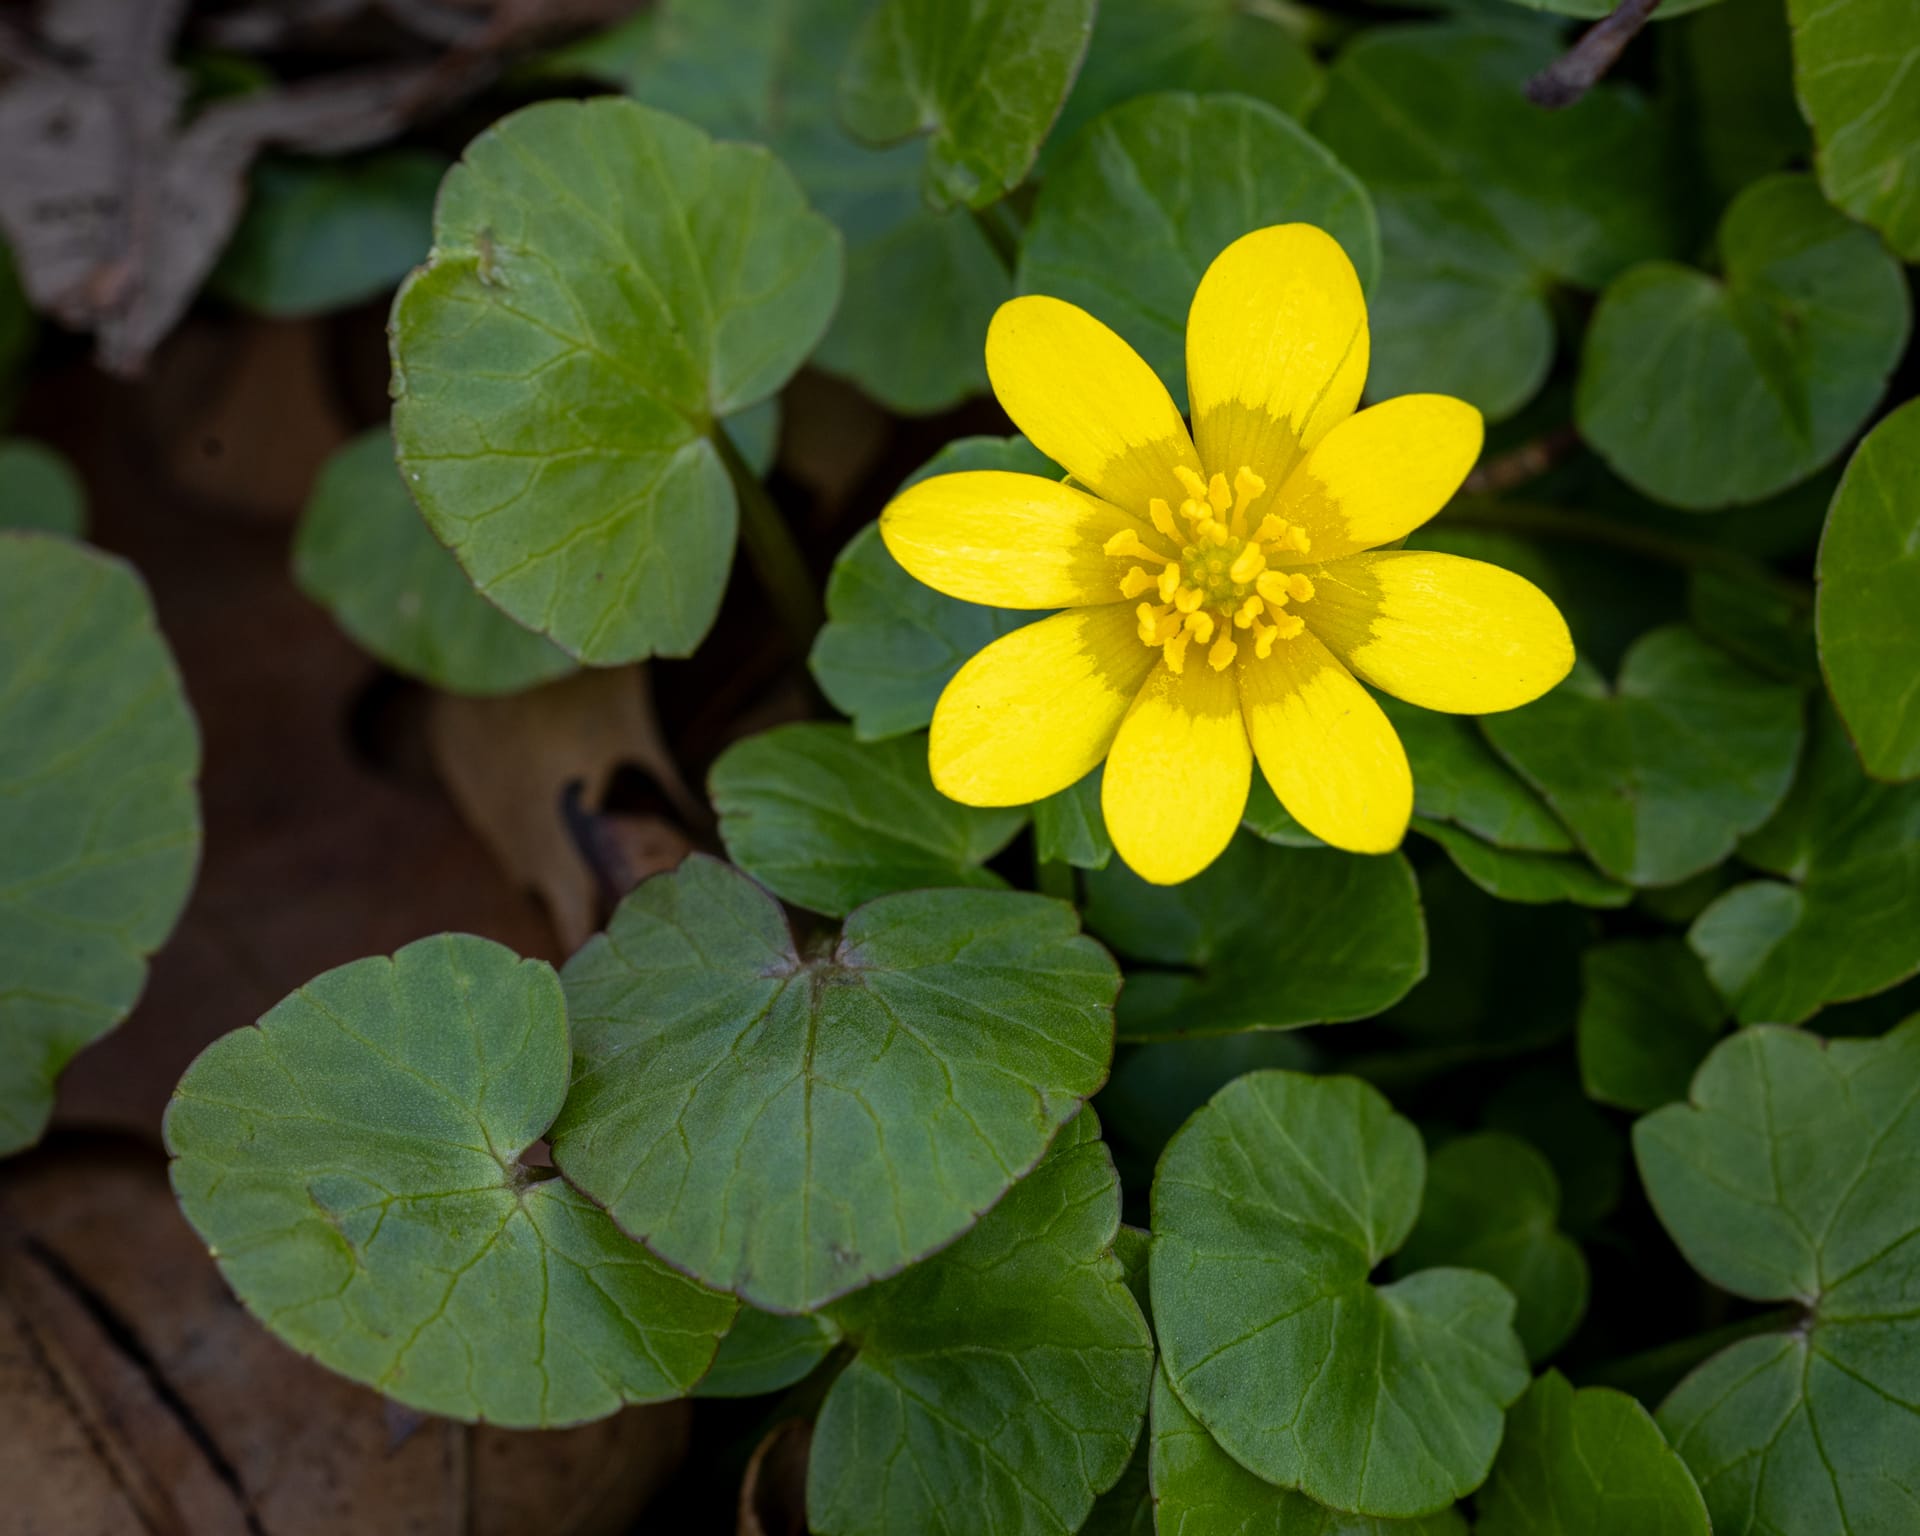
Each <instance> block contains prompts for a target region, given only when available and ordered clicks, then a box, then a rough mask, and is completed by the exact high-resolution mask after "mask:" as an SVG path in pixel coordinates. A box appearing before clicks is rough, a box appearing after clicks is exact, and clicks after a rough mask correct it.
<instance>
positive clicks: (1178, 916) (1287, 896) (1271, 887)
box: [1086, 836, 1427, 1040]
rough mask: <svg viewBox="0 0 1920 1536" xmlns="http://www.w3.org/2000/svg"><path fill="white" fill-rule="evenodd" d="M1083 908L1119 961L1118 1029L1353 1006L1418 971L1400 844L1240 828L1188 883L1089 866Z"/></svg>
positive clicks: (1341, 1010)
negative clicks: (1371, 853)
mask: <svg viewBox="0 0 1920 1536" xmlns="http://www.w3.org/2000/svg"><path fill="white" fill-rule="evenodd" d="M1086 914H1087V926H1088V928H1090V929H1091V930H1092V931H1093V932H1094V933H1096V934H1098V935H1099V936H1100V937H1101V938H1102V939H1104V940H1105V941H1106V942H1107V943H1108V944H1110V945H1112V946H1113V948H1114V949H1115V950H1117V951H1118V952H1119V953H1120V954H1121V955H1122V956H1124V957H1125V958H1126V959H1127V960H1128V961H1129V964H1128V967H1127V986H1126V990H1125V991H1124V992H1123V993H1122V994H1121V1000H1120V1034H1121V1037H1122V1038H1124V1039H1131V1040H1150V1039H1160V1038H1166V1037H1169V1036H1174V1035H1183V1036H1185V1035H1218V1034H1230V1033H1232V1032H1233V1031H1235V1030H1241V1029H1291V1028H1294V1027H1295V1026H1297V1025H1301V1024H1321V1023H1337V1022H1338V1021H1340V1020H1342V1019H1363V1018H1366V1017H1367V1016H1368V1015H1370V1014H1375V1013H1378V1012H1380V1010H1381V1009H1383V1008H1386V1007H1388V1006H1389V1005H1390V1004H1392V1003H1394V1002H1396V1001H1397V1000H1398V999H1400V998H1401V997H1403V996H1405V995H1406V992H1407V990H1408V988H1410V987H1411V986H1412V985H1413V984H1414V983H1415V982H1416V981H1418V980H1419V979H1420V978H1421V977H1422V976H1424V975H1425V974H1426V971H1427V935H1426V928H1425V926H1424V924H1423V923H1422V921H1421V916H1420V893H1419V888H1418V886H1417V885H1416V884H1415V883H1414V878H1413V871H1412V869H1411V868H1409V867H1408V865H1407V861H1406V859H1405V857H1404V856H1403V855H1400V854H1397V853H1396V854H1387V855H1384V856H1380V857H1367V856H1363V855H1360V854H1352V853H1339V852H1336V851H1335V850H1333V849H1330V848H1324V849H1322V848H1316V849H1305V848H1280V847H1274V846H1271V845H1269V844H1266V843H1263V842H1261V841H1259V840H1258V839H1257V838H1252V837H1247V836H1240V837H1236V838H1235V839H1234V840H1233V842H1232V843H1231V844H1229V845H1228V847H1227V851H1226V852H1225V853H1223V854H1222V855H1221V856H1220V857H1219V859H1217V860H1216V861H1215V862H1214V863H1213V864H1212V865H1211V866H1210V867H1209V868H1208V869H1207V870H1206V871H1205V872H1204V873H1202V874H1200V875H1197V876H1195V877H1194V878H1193V879H1191V880H1189V881H1187V882H1186V883H1185V884H1184V885H1175V886H1164V885H1149V884H1148V883H1147V882H1146V881H1144V880H1142V879H1141V878H1140V877H1139V876H1138V875H1136V874H1134V873H1133V872H1132V871H1131V870H1129V869H1127V868H1125V867H1124V866H1123V865H1120V864H1117V863H1116V864H1112V865H1109V866H1108V867H1107V868H1106V869H1103V870H1098V871H1095V872H1093V873H1091V874H1089V875H1088V876H1087V905H1086Z"/></svg>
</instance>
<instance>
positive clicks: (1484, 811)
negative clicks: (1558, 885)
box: [1380, 696, 1573, 853]
mask: <svg viewBox="0 0 1920 1536" xmlns="http://www.w3.org/2000/svg"><path fill="white" fill-rule="evenodd" d="M1380 707H1381V708H1382V709H1383V710H1385V711H1386V715H1387V718H1388V719H1389V720H1390V721H1392V722H1393V728H1394V731H1395V733H1396V734H1397V735H1398V736H1399V737H1400V742H1401V745H1402V746H1404V747H1405V748H1406V749H1407V762H1408V764H1409V765H1410V766H1411V767H1412V769H1413V808H1414V814H1415V815H1417V816H1420V817H1423V818H1425V819H1426V820H1428V821H1448V822H1452V823H1454V824H1455V825H1456V826H1458V827H1460V828H1461V829H1463V830H1464V831H1467V832H1471V833H1472V834H1473V835H1474V836H1475V837H1477V838H1479V839H1480V840H1482V841H1483V842H1488V843H1492V844H1493V845H1494V846H1495V847H1497V848H1510V849H1513V850H1514V851H1516V852H1526V853H1571V852H1572V851H1573V839H1572V837H1570V836H1569V835H1568V833H1567V829H1566V828H1565V827H1564V826H1562V825H1561V824H1560V822H1559V821H1558V819H1556V818H1555V816H1554V814H1553V812H1551V811H1550V810H1548V809H1547V807H1546V805H1545V804H1544V803H1542V801H1541V799H1540V796H1539V795H1538V794H1537V793H1535V791H1534V790H1533V789H1532V788H1531V787H1530V786H1529V785H1528V784H1527V782H1526V780H1524V779H1522V778H1521V777H1520V775H1519V774H1517V773H1515V772H1514V771H1513V769H1512V768H1510V767H1508V766H1507V764H1506V763H1505V762H1503V761H1502V760H1501V758H1500V754H1499V753H1497V752H1495V751H1494V750H1493V749H1492V748H1491V747H1489V746H1488V745H1487V742H1486V738H1485V737H1483V736H1482V735H1481V734H1480V733H1479V731H1477V730H1475V729H1474V724H1473V721H1472V720H1470V719H1468V718H1465V717H1463V716H1461V715H1442V714H1437V713H1435V712H1434V711H1433V710H1430V709H1421V708H1419V707H1418V706H1417V705H1413V704H1403V703H1402V702H1401V701H1400V700H1398V699H1395V698H1390V697H1384V696H1383V697H1382V698H1381V700H1380Z"/></svg>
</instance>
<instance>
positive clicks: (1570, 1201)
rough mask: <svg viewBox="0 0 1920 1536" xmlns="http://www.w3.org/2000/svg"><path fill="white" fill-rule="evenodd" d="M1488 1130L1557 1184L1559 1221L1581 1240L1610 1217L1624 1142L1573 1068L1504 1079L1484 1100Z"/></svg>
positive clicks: (1537, 1069) (1523, 1071)
mask: <svg viewBox="0 0 1920 1536" xmlns="http://www.w3.org/2000/svg"><path fill="white" fill-rule="evenodd" d="M1483 1120H1484V1122H1485V1124H1486V1126H1487V1128H1488V1129H1489V1130H1496V1131H1506V1132H1508V1133H1509V1134H1511V1135H1514V1136H1519V1137H1523V1138H1524V1139H1525V1140H1526V1141H1528V1142H1529V1143H1531V1144H1532V1145H1533V1146H1535V1147H1538V1148H1539V1149H1540V1151H1541V1152H1543V1153H1545V1154H1546V1158H1547V1161H1548V1162H1550V1163H1552V1164H1553V1171H1554V1173H1555V1174H1556V1175H1557V1176H1558V1178H1559V1180H1560V1195H1561V1199H1560V1221H1561V1224H1562V1225H1563V1226H1565V1227H1566V1229H1567V1230H1568V1231H1569V1232H1575V1233H1579V1234H1582V1235H1585V1234H1586V1233H1589V1232H1591V1231H1592V1230H1593V1228H1594V1227H1596V1226H1597V1225H1599V1223H1600V1222H1602V1221H1603V1220H1605V1219H1606V1217H1607V1216H1608V1215H1610V1214H1611V1213H1612V1211H1613V1209H1614V1207H1615V1206H1617V1205H1618V1204H1619V1203H1620V1192H1621V1190H1622V1189H1624V1188H1625V1187H1626V1182H1627V1138H1626V1135H1625V1133H1624V1132H1623V1131H1622V1130H1621V1129H1620V1128H1619V1127H1618V1125H1617V1123H1616V1121H1615V1119H1614V1117H1613V1116H1611V1115H1607V1114H1603V1113H1602V1112H1601V1111H1600V1110H1598V1109H1596V1108H1595V1107H1594V1105H1593V1101H1592V1100H1591V1099H1589V1098H1588V1097H1587V1095H1586V1093H1585V1092H1584V1090H1583V1089H1582V1087H1581V1085H1580V1080H1579V1078H1578V1077H1576V1076H1575V1074H1574V1072H1573V1070H1572V1063H1570V1062H1569V1063H1565V1064H1564V1065H1563V1064H1562V1063H1561V1062H1558V1061H1556V1062H1553V1063H1551V1064H1547V1063H1535V1064H1534V1065H1531V1066H1522V1067H1518V1068H1516V1069H1514V1070H1512V1071H1510V1072H1508V1073H1507V1074H1506V1076H1505V1077H1504V1078H1503V1079H1502V1081H1501V1082H1500V1084H1499V1086H1498V1087H1496V1088H1495V1089H1494V1091H1493V1093H1492V1095H1491V1096H1490V1097H1489V1098H1488V1100H1487V1105H1486V1110H1485V1113H1484V1115H1483Z"/></svg>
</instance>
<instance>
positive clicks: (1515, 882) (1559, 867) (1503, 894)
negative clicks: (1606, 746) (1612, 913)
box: [1413, 816, 1633, 907]
mask: <svg viewBox="0 0 1920 1536" xmlns="http://www.w3.org/2000/svg"><path fill="white" fill-rule="evenodd" d="M1413 830H1414V831H1416V832H1418V833H1420V834H1421V835H1422V836H1423V837H1430V838H1432V839H1433V841H1434V842H1436V843H1438V844H1439V845H1440V847H1441V848H1442V849H1443V850H1444V851H1445V852H1446V855H1447V857H1448V858H1450V859H1452V860H1453V863H1454V867H1455V868H1456V869H1458V870H1459V871H1460V873H1461V874H1463V875H1465V876H1466V877H1467V878H1468V879H1469V880H1471V881H1472V882H1473V883H1474V884H1475V885H1477V886H1479V887H1480V889H1481V890H1483V891H1485V892H1486V893H1487V894H1488V895H1489V896H1497V897H1499V898H1500V900H1502V901H1518V902H1525V903H1527V904H1528V905H1545V904H1547V903H1549V902H1555V901H1571V902H1577V903H1578V904H1579V905H1581V906H1583V907H1624V906H1625V905H1626V904H1627V903H1628V902H1629V901H1631V900H1633V889H1632V887H1630V886H1626V885H1622V884H1621V883H1620V882H1619V881H1617V880H1609V879H1608V878H1607V877H1606V876H1605V875H1603V874H1601V873H1600V871H1599V870H1597V869H1595V868H1594V867H1593V866H1592V865H1591V864H1589V863H1588V862H1587V861H1586V860H1585V859H1583V858H1581V857H1580V856H1579V855H1578V854H1562V853H1526V852H1519V851H1516V850H1514V849H1511V848H1501V847H1499V846H1498V845H1496V844H1494V843H1485V842H1482V841H1481V840H1480V839H1479V838H1477V837H1475V836H1473V834H1472V833H1470V832H1462V831H1461V830H1460V829H1459V828H1458V827H1450V826H1448V825H1447V824H1446V823H1445V822H1440V821H1427V820H1425V819H1424V818H1421V817H1417V816H1416V817H1415V818H1414V820H1413Z"/></svg>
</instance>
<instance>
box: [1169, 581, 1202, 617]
mask: <svg viewBox="0 0 1920 1536" xmlns="http://www.w3.org/2000/svg"><path fill="white" fill-rule="evenodd" d="M1206 600H1207V594H1206V593H1204V592H1202V591H1201V590H1200V589H1199V588H1198V587H1182V588H1181V589H1180V590H1179V591H1178V592H1176V593H1174V594H1173V606H1174V607H1176V608H1178V609H1179V610H1180V611H1181V612H1182V613H1192V612H1193V611H1194V610H1195V609H1196V608H1198V607H1199V606H1200V605H1201V604H1202V603H1204V602H1205V601H1206Z"/></svg>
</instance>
